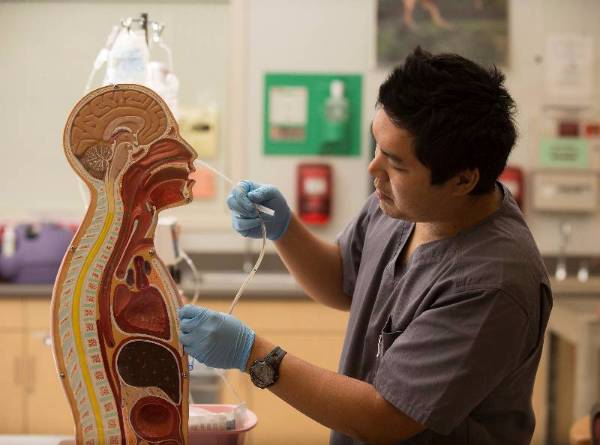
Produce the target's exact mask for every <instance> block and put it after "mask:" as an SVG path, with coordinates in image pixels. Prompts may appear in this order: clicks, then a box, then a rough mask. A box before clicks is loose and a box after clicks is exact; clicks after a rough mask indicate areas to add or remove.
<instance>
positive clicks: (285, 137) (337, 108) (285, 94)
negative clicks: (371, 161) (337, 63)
mask: <svg viewBox="0 0 600 445" xmlns="http://www.w3.org/2000/svg"><path fill="white" fill-rule="evenodd" d="M332 83H333V84H337V86H338V87H339V86H340V85H341V86H342V89H343V94H342V99H339V96H336V97H337V98H333V97H334V96H335V94H332V89H333V90H334V89H335V86H332ZM264 86H265V88H264V114H263V135H264V153H265V154H267V155H341V156H358V155H360V145H361V125H362V121H361V109H362V107H361V101H362V76H360V75H353V74H340V75H335V74H285V73H268V74H266V75H265V85H264Z"/></svg>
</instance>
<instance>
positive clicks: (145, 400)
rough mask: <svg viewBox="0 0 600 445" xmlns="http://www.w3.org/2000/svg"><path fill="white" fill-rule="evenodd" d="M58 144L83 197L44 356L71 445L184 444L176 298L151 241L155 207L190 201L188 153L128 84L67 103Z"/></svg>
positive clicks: (147, 94) (151, 100) (143, 93)
mask: <svg viewBox="0 0 600 445" xmlns="http://www.w3.org/2000/svg"><path fill="white" fill-rule="evenodd" d="M64 149H65V153H66V156H67V159H68V161H69V163H70V164H71V166H72V167H73V169H74V170H75V172H76V173H77V174H78V175H79V176H80V177H81V178H82V180H83V181H84V182H85V183H86V184H87V186H88V187H89V189H90V193H91V202H90V205H89V207H88V210H87V213H86V215H85V219H84V220H83V222H82V223H81V226H80V228H79V230H78V232H77V234H76V235H75V238H74V240H73V242H72V245H71V247H70V249H69V251H68V252H67V254H66V255H65V258H64V259H63V263H62V266H61V269H60V271H59V274H58V277H57V280H56V283H55V287H54V293H53V298H52V317H53V334H52V336H53V344H54V355H55V359H56V364H57V367H58V372H59V375H60V377H61V379H62V382H63V386H64V389H65V392H66V394H67V397H68V399H69V403H70V405H71V409H72V411H73V416H74V421H75V426H76V443H77V444H86V445H92V444H94V445H100V444H136V445H138V444H139V445H142V444H144V445H145V444H161V445H176V444H187V436H188V434H187V423H188V385H189V380H188V363H187V358H186V356H185V354H184V353H183V349H182V347H181V345H180V343H179V338H178V325H177V309H178V307H179V306H181V298H180V295H179V293H178V291H177V289H176V287H175V284H174V283H173V281H172V279H171V277H170V275H169V273H168V271H167V269H166V268H165V266H164V265H163V263H162V262H161V261H160V259H159V258H158V257H157V255H156V253H155V250H154V240H153V237H154V229H155V227H156V222H157V218H158V213H159V212H160V211H161V210H163V209H165V208H168V207H174V206H178V205H182V204H185V203H186V202H189V201H190V200H191V197H192V194H191V187H192V185H193V181H191V180H189V179H188V175H189V174H190V172H191V171H193V161H194V159H195V157H196V155H195V153H194V151H193V149H192V148H191V147H190V146H189V145H188V144H187V143H186V142H185V141H184V140H183V139H182V138H181V136H180V135H179V133H178V127H177V124H176V122H175V119H174V118H173V116H172V114H171V112H170V111H169V109H168V107H167V106H166V105H165V103H164V102H163V101H162V100H161V99H160V97H158V96H157V95H156V94H155V93H154V92H152V91H151V90H149V89H148V88H145V87H142V86H139V85H113V86H109V87H104V88H100V89H98V90H95V91H93V92H91V93H90V94H88V95H87V96H85V97H84V98H83V99H82V100H81V101H79V103H78V104H77V105H76V106H75V108H74V109H73V111H72V112H71V114H70V116H69V119H68V121H67V124H66V126H65V132H64Z"/></svg>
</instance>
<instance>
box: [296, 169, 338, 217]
mask: <svg viewBox="0 0 600 445" xmlns="http://www.w3.org/2000/svg"><path fill="white" fill-rule="evenodd" d="M297 178H298V188H297V193H298V200H297V202H298V216H299V217H300V219H301V220H302V221H304V222H305V223H307V224H325V223H327V222H329V219H330V217H331V193H332V183H331V167H330V166H329V165H327V164H299V165H298V170H297Z"/></svg>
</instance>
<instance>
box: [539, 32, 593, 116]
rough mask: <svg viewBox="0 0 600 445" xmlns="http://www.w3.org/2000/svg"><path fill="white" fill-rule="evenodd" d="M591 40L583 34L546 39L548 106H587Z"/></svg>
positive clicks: (591, 57)
mask: <svg viewBox="0 0 600 445" xmlns="http://www.w3.org/2000/svg"><path fill="white" fill-rule="evenodd" d="M593 46H594V41H593V38H592V37H591V36H585V35H583V34H552V35H550V36H548V38H547V40H546V58H545V67H546V70H545V74H546V75H545V93H546V94H545V96H546V103H547V104H548V105H567V106H589V105H591V103H592V95H593V93H594V91H593V90H594V51H593Z"/></svg>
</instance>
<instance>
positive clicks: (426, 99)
mask: <svg viewBox="0 0 600 445" xmlns="http://www.w3.org/2000/svg"><path fill="white" fill-rule="evenodd" d="M503 83H504V75H503V74H502V73H501V72H500V71H499V70H498V68H496V67H495V66H492V67H491V68H490V69H485V68H483V67H481V66H479V65H477V64H476V63H474V62H472V61H470V60H468V59H465V58H464V57H461V56H459V55H457V54H437V55H432V54H431V53H429V52H427V51H424V50H422V49H421V48H420V47H417V48H416V49H415V50H414V51H413V53H412V54H410V55H409V56H408V57H407V58H406V61H405V62H404V64H403V65H402V66H399V67H396V68H395V69H394V70H393V71H392V73H391V74H390V76H389V77H388V78H387V80H386V81H385V82H384V83H383V84H382V85H381V87H380V88H379V97H378V99H377V103H378V105H380V106H381V107H383V109H384V111H385V112H386V114H387V115H388V116H389V117H390V119H391V120H392V121H393V122H394V123H395V124H396V125H397V126H398V127H401V128H403V129H405V130H407V131H409V132H410V133H411V134H412V136H413V137H414V150H415V155H416V157H417V159H418V160H419V161H420V162H421V163H422V164H423V165H425V166H426V167H428V168H429V169H430V170H431V183H432V184H442V183H444V182H446V181H447V180H448V179H450V178H451V177H452V176H454V175H455V174H457V173H459V172H461V171H463V170H467V169H475V168H477V169H479V176H480V177H479V182H478V183H477V185H476V186H475V187H474V188H473V190H472V191H471V194H473V195H478V194H483V193H488V192H490V191H492V190H493V188H494V184H495V181H496V179H497V178H498V176H499V175H500V173H502V170H504V167H505V166H506V160H507V158H508V155H509V154H510V151H511V150H512V148H513V146H514V144H515V141H516V138H517V130H516V126H515V122H514V114H515V112H516V108H515V103H514V101H513V99H512V97H511V96H510V94H509V93H508V91H507V90H506V88H505V87H504V85H503Z"/></svg>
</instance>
